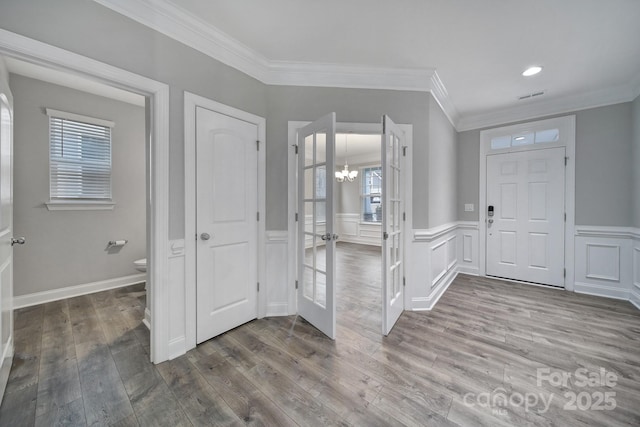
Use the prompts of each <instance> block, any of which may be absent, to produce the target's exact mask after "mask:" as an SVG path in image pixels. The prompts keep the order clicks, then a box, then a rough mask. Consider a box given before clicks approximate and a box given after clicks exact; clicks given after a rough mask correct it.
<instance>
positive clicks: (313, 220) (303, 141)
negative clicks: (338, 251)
mask: <svg viewBox="0 0 640 427" xmlns="http://www.w3.org/2000/svg"><path fill="white" fill-rule="evenodd" d="M335 131H336V115H335V113H331V114H329V115H327V116H325V117H323V118H321V119H319V120H316V121H315V122H313V123H311V124H309V125H307V126H305V127H304V128H302V129H300V130H299V131H298V213H299V214H298V215H299V219H298V287H299V289H298V314H300V316H302V317H303V318H304V319H305V320H307V321H308V322H309V323H311V324H312V325H313V326H315V327H316V328H318V329H319V330H320V331H322V332H323V333H324V334H325V335H327V336H328V337H329V338H331V339H335V336H336V305H335V293H334V286H333V285H334V283H333V281H334V277H335V245H336V243H335V241H336V239H337V237H338V236H337V235H335V234H334V228H333V222H334V221H333V220H334V214H335V210H334V203H333V183H334V170H335Z"/></svg>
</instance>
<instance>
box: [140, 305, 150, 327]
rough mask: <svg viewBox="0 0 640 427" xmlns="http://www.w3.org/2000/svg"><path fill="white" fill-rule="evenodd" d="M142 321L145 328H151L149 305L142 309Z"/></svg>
mask: <svg viewBox="0 0 640 427" xmlns="http://www.w3.org/2000/svg"><path fill="white" fill-rule="evenodd" d="M142 323H144V326H146V327H147V329H149V330H151V310H149V307H146V308H145V309H144V319H142Z"/></svg>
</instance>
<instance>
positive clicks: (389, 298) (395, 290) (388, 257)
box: [382, 116, 405, 335]
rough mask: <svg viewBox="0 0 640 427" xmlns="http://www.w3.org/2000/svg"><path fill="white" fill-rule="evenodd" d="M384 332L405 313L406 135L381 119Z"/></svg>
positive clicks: (390, 121)
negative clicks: (404, 163) (404, 192)
mask: <svg viewBox="0 0 640 427" xmlns="http://www.w3.org/2000/svg"><path fill="white" fill-rule="evenodd" d="M382 129H383V131H382V144H383V145H382V203H383V209H382V333H383V334H384V335H389V332H390V331H391V329H392V328H393V326H394V325H395V324H396V321H397V320H398V318H399V317H400V315H401V314H402V311H403V310H404V286H403V281H404V262H403V261H404V251H403V248H404V234H403V232H402V230H403V224H402V221H403V219H402V216H403V212H404V197H403V194H402V190H403V188H404V183H403V182H402V181H403V179H404V175H403V171H402V157H403V154H404V153H403V151H404V146H405V141H404V132H402V130H401V129H400V128H399V127H398V126H397V125H396V124H395V123H394V122H393V121H392V120H391V119H390V118H389V117H387V116H383V117H382Z"/></svg>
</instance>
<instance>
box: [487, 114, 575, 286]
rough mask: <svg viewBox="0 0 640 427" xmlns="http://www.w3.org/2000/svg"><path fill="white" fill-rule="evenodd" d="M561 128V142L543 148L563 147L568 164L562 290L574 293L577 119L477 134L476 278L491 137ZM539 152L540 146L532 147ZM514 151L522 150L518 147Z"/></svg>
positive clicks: (509, 127)
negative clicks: (524, 130) (537, 129)
mask: <svg viewBox="0 0 640 427" xmlns="http://www.w3.org/2000/svg"><path fill="white" fill-rule="evenodd" d="M539 127H540V128H544V129H552V128H558V129H560V135H561V137H560V139H561V143H558V144H545V147H544V148H552V147H560V146H564V147H565V156H566V157H567V165H566V168H565V213H566V215H567V220H566V222H565V225H564V228H565V233H564V251H565V253H564V268H565V271H566V277H565V281H564V286H565V289H566V290H568V291H573V289H574V281H575V271H574V256H575V241H574V234H575V228H576V226H575V176H576V175H575V171H576V158H575V157H576V155H575V153H576V116H573V115H571V116H563V117H557V118H553V119H547V120H539V121H535V122H528V123H522V124H517V125H510V126H504V127H500V128H494V129H488V130H484V131H482V132H480V159H479V161H480V177H479V178H480V179H479V185H480V188H479V201H478V209H479V221H478V224H479V233H478V236H479V239H478V240H479V265H478V267H479V272H478V273H479V275H480V276H485V275H486V234H487V228H486V227H484V226H482V224H485V223H486V220H487V214H486V210H487V161H486V159H487V155H488V154H490V153H491V149H490V148H491V147H490V145H491V138H492V137H493V136H499V135H505V134H514V133H518V132H521V131H522V130H523V129H527V130H530V129H532V128H539ZM533 148H534V149H538V148H540V147H533ZM513 151H524V150H522V149H521V148H518V149H514V150H513ZM500 152H501V153H502V152H511V150H501V151H500Z"/></svg>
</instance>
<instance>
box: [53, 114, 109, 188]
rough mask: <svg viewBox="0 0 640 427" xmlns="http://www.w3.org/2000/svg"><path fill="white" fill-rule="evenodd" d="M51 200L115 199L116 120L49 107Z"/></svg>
mask: <svg viewBox="0 0 640 427" xmlns="http://www.w3.org/2000/svg"><path fill="white" fill-rule="evenodd" d="M47 114H48V115H49V174H50V197H51V200H60V199H72V200H84V199H90V200H111V128H112V127H113V126H114V123H113V122H109V121H106V120H100V119H94V118H91V117H85V116H80V115H77V114H72V113H65V112H63V111H56V110H51V109H47Z"/></svg>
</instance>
